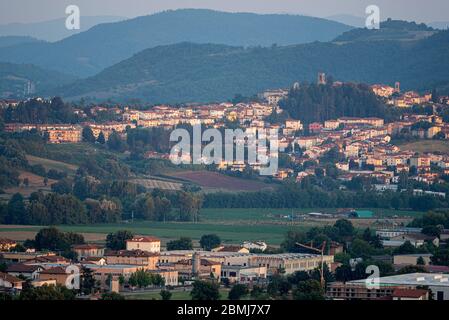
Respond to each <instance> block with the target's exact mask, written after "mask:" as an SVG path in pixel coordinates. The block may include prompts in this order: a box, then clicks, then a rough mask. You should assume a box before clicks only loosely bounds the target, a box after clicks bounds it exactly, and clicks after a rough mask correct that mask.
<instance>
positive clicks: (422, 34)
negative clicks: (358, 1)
mask: <svg viewBox="0 0 449 320" xmlns="http://www.w3.org/2000/svg"><path fill="white" fill-rule="evenodd" d="M437 32H438V30H435V29H433V28H431V27H429V26H427V25H425V24H424V23H421V24H417V23H415V22H408V21H402V20H392V19H388V20H386V21H383V22H381V23H380V29H367V28H359V29H352V30H349V31H347V32H345V33H343V34H342V35H339V36H338V37H337V38H335V40H334V41H337V42H347V41H379V40H382V41H384V40H401V41H410V40H420V39H424V38H427V37H430V36H432V35H434V34H436V33H437Z"/></svg>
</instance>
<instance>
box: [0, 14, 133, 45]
mask: <svg viewBox="0 0 449 320" xmlns="http://www.w3.org/2000/svg"><path fill="white" fill-rule="evenodd" d="M125 19H126V18H124V17H117V16H82V17H81V28H80V30H68V29H66V27H65V20H66V18H60V19H54V20H49V21H43V22H34V23H9V24H0V36H28V37H33V38H37V39H40V40H45V41H50V42H53V41H59V40H62V39H64V38H67V37H69V36H72V35H74V34H77V33H80V32H83V31H87V30H89V29H90V28H92V27H93V26H96V25H97V24H101V23H110V22H117V21H120V20H125Z"/></svg>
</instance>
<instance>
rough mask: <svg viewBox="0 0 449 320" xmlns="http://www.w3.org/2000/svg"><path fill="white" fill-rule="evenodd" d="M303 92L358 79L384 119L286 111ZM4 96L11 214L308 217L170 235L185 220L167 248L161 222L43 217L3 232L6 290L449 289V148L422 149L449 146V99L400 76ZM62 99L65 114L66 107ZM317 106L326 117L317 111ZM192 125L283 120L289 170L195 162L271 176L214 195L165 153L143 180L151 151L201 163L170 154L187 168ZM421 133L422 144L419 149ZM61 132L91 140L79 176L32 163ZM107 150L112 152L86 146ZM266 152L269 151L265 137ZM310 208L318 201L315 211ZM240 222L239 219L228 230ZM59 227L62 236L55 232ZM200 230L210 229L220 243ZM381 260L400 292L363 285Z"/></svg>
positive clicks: (84, 295)
mask: <svg viewBox="0 0 449 320" xmlns="http://www.w3.org/2000/svg"><path fill="white" fill-rule="evenodd" d="M300 90H305V91H304V92H307V90H309V91H311V92H313V90H327V92H331V93H332V94H334V95H338V94H342V92H344V91H345V90H348V91H349V92H351V94H349V95H348V96H346V97H345V98H346V99H347V101H350V100H351V99H352V100H354V101H356V102H358V100H355V99H357V98H359V99H364V98H363V97H368V100H366V101H369V102H370V103H373V106H374V107H375V108H379V110H380V111H379V110H374V111H375V112H379V116H354V114H352V113H354V112H359V111H357V110H352V109H351V110H349V109H348V110H347V111H345V112H346V113H349V114H352V116H346V115H345V116H338V117H335V118H332V117H329V116H327V117H324V118H325V120H324V121H304V119H301V117H296V118H293V117H291V116H290V115H289V112H288V111H287V109H288V108H289V109H290V110H291V108H292V105H294V103H297V102H295V99H296V98H298V97H301V95H300V93H299V92H300ZM326 94H327V93H326ZM373 101H374V102H373ZM374 107H373V108H374ZM1 108H2V117H3V120H4V124H3V126H2V127H3V132H2V137H3V139H4V140H2V148H3V150H5V161H6V162H5V163H8V166H5V172H6V168H8V170H10V171H7V172H8V175H5V179H3V180H2V183H3V184H4V186H5V187H6V188H5V191H6V192H3V193H4V194H3V195H4V198H5V200H6V201H5V203H4V206H3V207H2V208H3V209H2V211H1V213H2V214H1V215H0V218H1V219H2V220H1V221H2V222H3V223H5V224H16V225H22V224H30V225H77V224H78V225H86V224H88V223H92V224H95V223H106V224H107V223H117V222H121V223H123V224H125V226H124V229H126V223H129V222H130V221H131V223H132V225H133V227H135V225H134V224H135V223H137V224H138V223H139V221H158V222H160V223H162V222H163V223H166V222H169V221H175V222H174V223H182V222H186V223H193V224H195V223H198V222H200V221H201V219H202V216H201V215H200V211H201V209H202V206H203V207H205V208H217V209H224V208H228V209H229V208H255V209H257V208H270V207H271V208H292V211H291V213H290V214H281V215H280V216H275V215H274V214H270V215H269V216H268V217H267V216H264V219H267V220H269V221H267V222H259V221H257V220H256V221H254V222H252V223H253V224H254V225H255V227H257V225H258V223H267V224H268V225H269V226H270V225H277V224H278V225H282V226H284V225H287V226H290V224H291V226H292V227H298V226H301V224H302V223H310V224H308V227H307V228H308V231H307V232H306V233H303V232H300V231H298V230H294V231H292V230H290V231H289V232H288V233H287V234H286V235H285V237H284V240H283V241H282V242H281V243H277V244H275V245H273V244H272V243H270V242H269V241H266V240H265V239H262V240H260V241H255V240H254V239H251V238H248V239H247V240H245V241H242V242H240V243H238V242H237V241H235V240H234V239H230V240H228V241H227V243H222V241H221V240H220V238H219V237H218V236H217V235H215V234H206V233H205V234H203V236H202V237H201V240H200V246H198V245H196V244H195V245H193V243H192V239H190V238H188V237H181V238H180V239H179V240H173V239H174V238H177V237H178V235H179V234H182V233H178V232H181V231H178V232H177V231H173V233H172V234H170V235H169V236H168V237H167V238H169V239H171V240H170V241H168V242H165V241H166V239H164V240H163V241H164V245H162V244H161V239H159V238H157V237H155V236H153V235H150V234H145V235H134V234H131V233H129V232H127V231H118V232H116V233H110V234H108V236H107V238H106V239H105V241H93V242H89V241H85V240H84V238H83V236H82V235H80V234H76V233H70V232H69V233H67V234H65V233H62V232H60V231H59V230H57V229H54V228H49V229H45V228H44V229H41V230H40V231H39V232H37V235H36V236H35V239H34V240H33V239H26V241H24V240H25V239H20V240H21V241H16V240H10V239H7V238H4V239H2V240H1V251H2V252H1V253H0V257H1V258H0V262H1V263H2V270H1V273H0V288H1V289H2V290H3V291H4V292H6V294H7V296H8V297H11V298H12V297H21V298H24V299H25V298H26V297H27V296H29V295H32V294H39V290H40V289H38V288H48V287H49V286H53V288H58V289H57V290H62V291H63V292H62V293H64V289H61V288H62V287H64V286H67V284H68V283H71V284H73V283H74V281H75V282H76V281H80V287H77V288H75V289H74V290H72V291H70V294H69V295H70V297H71V298H77V299H108V298H117V299H119V298H120V299H121V298H123V297H135V294H141V295H144V296H145V295H147V296H148V297H149V296H151V297H153V298H154V297H157V298H162V299H169V298H170V297H171V296H172V294H173V295H175V296H176V295H178V296H182V297H183V298H186V296H185V294H186V293H187V295H188V296H187V297H188V298H192V299H197V298H198V299H200V297H201V295H202V294H204V293H202V290H206V289H204V288H206V287H207V288H208V290H209V289H210V290H212V291H213V292H214V297H215V298H218V297H220V296H221V297H224V296H226V295H229V298H232V297H237V298H242V297H244V296H246V297H247V298H252V299H267V298H273V299H277V298H286V297H287V298H295V299H325V298H326V299H392V300H401V299H416V300H428V299H438V300H447V299H449V289H448V286H447V272H449V270H448V264H447V259H446V258H445V254H446V253H447V249H445V248H446V241H447V239H448V236H447V235H448V234H449V232H448V230H447V229H448V228H449V225H448V224H447V221H448V218H447V211H444V209H445V208H447V206H448V202H447V199H446V198H447V196H448V192H449V187H448V181H449V178H448V177H449V149H444V148H443V149H439V150H433V147H430V148H424V147H425V146H426V144H428V143H438V144H439V145H441V146H444V145H445V143H447V139H448V138H449V117H448V114H447V110H448V109H449V97H447V96H437V94H436V93H435V92H433V93H424V94H418V93H416V92H405V93H402V92H401V88H400V84H399V83H396V84H395V85H394V87H390V86H388V85H372V86H369V87H368V86H366V85H363V84H352V83H342V82H338V81H330V80H327V79H326V76H325V75H324V74H323V73H320V74H319V75H318V81H317V83H316V84H313V85H305V84H299V83H295V84H293V86H292V87H291V88H289V89H274V90H267V91H264V92H262V93H260V94H259V95H258V96H257V97H252V98H245V97H236V98H235V99H234V101H228V102H223V103H213V104H198V105H192V104H185V105H179V106H178V105H177V106H169V105H156V106H149V107H145V106H129V105H106V104H105V105H88V106H86V105H83V104H82V103H80V104H79V105H78V104H68V103H64V102H62V100H61V99H59V98H54V99H51V100H46V99H42V98H33V99H28V100H24V101H13V100H4V101H2V102H1ZM60 108H63V109H64V111H65V112H64V113H63V114H58V110H59V109H60ZM320 108H322V106H317V110H318V109H320ZM337 109H338V108H337ZM337 111H338V112H340V111H339V110H337ZM337 111H335V114H337ZM374 111H373V112H374ZM366 112H367V113H368V114H373V113H372V112H371V111H370V110H368V111H366ZM381 113H384V114H388V116H383V117H382V116H380V114H381ZM304 117H305V118H307V119H311V118H313V117H316V118H317V119H318V118H320V117H321V116H320V117H318V116H316V115H314V114H313V112H311V113H310V114H308V115H307V117H306V115H305V116H304ZM64 119H67V121H66V122H64V121H63V120H64ZM24 120H28V121H24ZM47 120H48V121H47ZM195 125H201V126H202V127H203V128H204V129H206V128H216V129H219V130H224V129H235V128H240V129H242V130H244V131H245V130H246V133H251V132H254V131H257V130H262V129H271V130H273V129H274V130H276V131H277V132H278V141H277V144H278V146H279V155H278V156H277V157H278V159H277V160H279V169H278V170H277V171H276V172H275V173H274V174H273V175H272V176H270V177H266V178H261V177H260V176H258V173H259V172H260V170H261V168H262V165H261V164H260V163H257V162H248V161H237V160H223V161H221V162H219V163H215V164H212V165H208V166H207V167H201V168H199V169H198V168H196V169H195V170H196V171H195V170H193V171H192V172H193V173H192V172H190V171H189V174H191V175H195V172H196V174H199V173H204V172H207V174H211V172H213V173H214V174H216V175H215V176H213V177H222V176H230V177H233V178H235V179H239V180H231V181H233V182H236V181H241V180H245V179H246V180H248V181H252V182H254V181H257V182H258V183H262V184H263V185H264V187H266V186H268V187H269V188H270V189H268V191H254V192H253V191H250V190H246V192H243V193H238V192H237V193H235V192H230V191H228V192H227V193H226V192H223V191H222V190H218V192H217V191H213V192H204V193H203V192H202V191H203V190H202V188H203V187H204V186H202V185H201V184H199V185H198V184H187V183H185V181H184V184H181V183H179V182H178V184H177V186H176V188H175V187H173V184H172V185H169V183H168V182H167V181H172V180H168V179H169V178H173V177H171V176H168V175H166V172H165V171H164V170H163V169H164V167H163V166H162V169H160V168H161V167H155V168H152V169H151V170H152V171H151V174H152V175H153V176H152V177H151V179H155V180H151V181H153V182H154V181H157V182H160V184H157V185H152V184H146V185H144V184H143V183H142V182H141V181H144V180H145V179H147V180H148V176H146V175H145V169H146V168H148V167H143V168H145V169H142V167H141V165H140V163H155V162H154V161H161V162H157V163H159V165H160V164H161V163H164V164H165V165H166V166H167V167H168V168H171V169H172V170H175V172H177V173H178V172H179V171H181V172H182V170H191V169H192V167H190V166H189V164H184V165H183V167H181V168H179V169H178V168H176V169H173V168H172V167H170V166H174V165H170V164H168V163H169V162H170V159H171V158H170V147H171V144H170V143H169V141H168V136H169V134H170V132H171V131H172V130H174V129H176V128H187V129H191V128H192V127H193V126H195ZM241 139H242V140H238V139H237V140H236V141H234V142H235V143H236V144H237V145H238V144H242V145H244V144H245V141H246V140H245V138H244V137H243V138H241ZM410 144H412V145H413V146H414V147H412V148H410V147H407V145H410ZM63 145H68V146H70V147H74V148H75V147H77V146H80V147H81V148H88V149H86V150H87V152H88V153H87V156H86V157H87V158H86V159H81V161H82V162H81V165H80V166H79V167H77V168H76V170H75V169H74V170H73V171H74V172H72V173H71V175H70V176H68V174H67V172H59V171H58V170H54V169H53V171H51V170H47V169H48V168H44V167H43V166H41V167H42V168H41V167H39V168H37V167H36V166H33V165H30V164H29V163H27V161H28V160H29V159H31V158H30V157H29V156H30V155H32V156H33V157H35V155H39V156H40V157H44V156H46V155H47V154H48V155H49V156H48V157H49V160H50V159H51V158H52V157H53V158H54V159H53V160H51V161H56V160H57V159H56V158H57V157H58V156H59V157H64V153H51V152H49V150H50V151H51V149H47V147H48V146H63ZM16 146H18V147H16ZM404 146H405V147H404ZM423 146H424V147H423ZM42 148H43V149H42ZM415 148H416V149H415ZM19 149H20V150H21V151H20V152H22V153H24V154H25V153H26V154H25V155H23V154H22V153H20V152H19ZM80 150H82V149H80ZM93 150H94V151H93ZM97 150H99V151H100V152H102V153H101V154H100V155H101V156H102V157H105V158H104V159H106V161H103V160H104V159H103V158H101V161H97V160H95V161H93V160H91V159H90V158H89V156H90V155H89V153H90V152H92V153H93V154H94V153H95V152H97ZM46 152H47V153H46ZM59 152H61V150H59ZM259 152H260V150H259ZM262 153H265V154H267V155H268V154H269V150H268V148H267V147H265V149H263V150H262ZM111 154H112V156H111ZM93 156H94V155H93ZM65 157H66V159H67V156H65ZM70 157H71V156H70ZM70 157H69V158H70ZM73 157H74V158H76V155H73ZM17 159H20V161H17ZM36 159H44V158H36ZM97 159H98V158H97ZM39 161H42V160H39ZM66 161H68V162H70V159H68V160H66ZM83 161H84V162H83ZM94 162H98V163H96V166H94V165H93V163H94ZM45 163H46V165H47V166H48V165H49V164H48V162H45ZM50 163H52V162H50ZM59 165H61V164H59ZM15 170H16V171H17V170H21V172H22V174H23V172H24V171H29V170H31V172H33V174H35V175H37V176H39V177H41V178H40V179H43V181H44V182H45V186H41V187H40V188H37V189H36V190H33V192H32V193H31V194H30V195H29V196H26V197H25V198H24V197H23V196H22V195H21V191H22V190H26V188H28V187H29V185H28V184H29V181H26V180H25V179H23V180H21V179H20V177H19V175H18V173H17V172H16V171H15ZM176 170H177V171H176ZM142 171H143V172H144V173H143V174H142ZM18 177H19V178H18ZM49 177H50V179H52V181H51V182H49V179H48V178H49ZM207 177H209V179H211V178H210V177H211V176H207ZM26 179H28V178H26ZM45 179H47V180H46V181H45ZM158 179H159V180H158ZM163 179H165V180H163ZM217 179H218V178H217ZM220 179H221V178H220ZM162 182H163V183H162ZM49 183H50V184H51V186H50V188H48V187H47V185H48V184H49ZM164 183H165V184H164ZM170 183H174V182H170ZM231 184H232V182H231ZM292 185H293V187H292ZM17 188H19V189H17ZM20 188H22V189H20ZM232 188H233V186H231V190H232ZM9 190H14V191H9ZM17 190H19V191H17ZM245 201H246V202H245ZM312 207H313V208H316V209H314V210H313V211H312V210H306V211H304V209H305V208H312ZM298 208H301V209H302V210H303V211H301V212H296V213H295V212H294V210H293V209H298ZM358 208H360V209H358ZM370 208H379V210H377V211H376V212H373V210H372V209H370ZM382 210H393V214H391V215H389V216H388V217H387V218H384V217H383V216H382V213H381V212H382ZM394 210H397V212H398V213H397V215H395V214H394V212H395V211H394ZM401 210H402V211H401ZM412 210H414V211H412ZM432 210H434V211H437V213H435V212H432ZM438 210H440V211H438ZM427 211H430V212H427ZM416 212H419V214H418V215H415V213H416ZM426 212H427V213H426ZM243 215H244V214H243ZM259 217H261V216H259ZM239 218H243V216H242V217H239ZM134 219H136V220H137V222H135V221H134ZM364 219H366V220H364ZM224 221H226V223H228V224H229V223H230V222H229V221H228V220H224ZM220 222H223V221H221V220H220ZM240 223H241V220H238V219H236V220H232V223H231V228H232V226H233V225H234V226H235V225H238V224H240ZM353 223H354V224H355V226H353ZM179 228H181V226H180V227H179ZM362 228H364V229H362ZM180 230H181V229H180ZM285 230H287V229H285ZM363 230H364V231H363ZM123 235H126V237H125V238H123V237H122V236H123ZM245 236H246V235H245ZM245 236H243V238H244V237H245ZM266 236H267V237H269V235H268V234H267V235H266ZM47 237H48V238H49V239H50V240H43V239H46V238H47ZM52 237H53V238H52ZM203 238H204V239H208V240H207V241H211V239H213V241H212V244H207V243H206V242H207V241H206V240H204V239H203ZM203 240H204V241H203ZM45 241H47V242H45ZM60 241H61V242H60ZM114 241H115V242H117V243H119V244H117V243H115V242H114ZM309 244H310V245H309ZM372 265H374V266H377V267H378V268H380V269H381V276H382V277H381V278H380V281H381V283H383V284H386V285H388V289H379V288H371V287H369V286H367V285H366V283H365V282H364V279H365V278H366V272H365V268H367V267H368V266H372ZM77 277H78V278H77ZM74 279H75V280H74ZM76 279H78V280H76ZM307 286H310V288H309V289H304V288H306V287H307ZM423 287H425V288H427V289H423ZM55 290H56V289H55ZM250 290H251V291H250ZM307 290H309V291H310V292H309V295H306V293H305V292H306V291H307ZM183 292H184V293H183ZM238 292H240V293H238ZM250 292H251V294H250ZM66 293H67V292H66ZM183 294H184V296H183ZM249 294H250V295H249ZM234 295H236V296H234ZM209 298H211V297H209Z"/></svg>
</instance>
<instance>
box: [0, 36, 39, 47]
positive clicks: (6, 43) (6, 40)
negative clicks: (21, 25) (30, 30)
mask: <svg viewBox="0 0 449 320" xmlns="http://www.w3.org/2000/svg"><path fill="white" fill-rule="evenodd" d="M36 42H41V40H38V39H35V38H32V37H28V36H5V37H1V36H0V48H6V47H11V46H16V45H19V44H24V43H36Z"/></svg>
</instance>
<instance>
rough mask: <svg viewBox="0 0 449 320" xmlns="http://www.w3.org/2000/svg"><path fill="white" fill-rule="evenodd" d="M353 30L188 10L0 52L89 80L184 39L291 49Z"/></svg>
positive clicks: (311, 21) (313, 21)
mask: <svg viewBox="0 0 449 320" xmlns="http://www.w3.org/2000/svg"><path fill="white" fill-rule="evenodd" d="M351 28H352V27H349V26H346V25H344V24H341V23H338V22H334V21H329V20H325V19H321V18H313V17H307V16H298V15H285V14H269V15H259V14H253V13H227V12H218V11H212V10H202V9H184V10H175V11H165V12H161V13H157V14H153V15H149V16H143V17H138V18H134V19H130V20H126V21H121V22H116V23H106V24H100V25H97V26H95V27H93V28H91V29H90V30H88V31H86V32H82V33H80V34H77V35H74V36H71V37H68V38H66V39H64V40H61V41H58V42H55V43H44V44H23V45H18V46H15V47H10V48H8V49H5V50H2V51H1V52H0V61H4V62H12V63H32V64H35V65H37V66H40V67H43V68H48V69H54V70H58V71H61V72H65V73H71V74H74V75H78V76H90V75H94V74H96V73H98V72H100V71H101V70H103V69H104V68H106V67H109V66H111V65H113V64H115V63H118V62H120V61H122V60H124V59H127V58H129V57H131V56H132V55H133V54H135V53H137V52H139V51H141V50H143V49H147V48H151V47H155V46H159V45H169V44H174V43H179V42H183V41H188V42H194V43H218V44H226V45H233V46H271V45H272V44H274V43H276V44H278V45H290V44H301V43H308V42H313V41H329V40H332V39H334V38H335V37H337V36H338V35H340V34H341V33H343V32H345V31H348V30H350V29H351Z"/></svg>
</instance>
